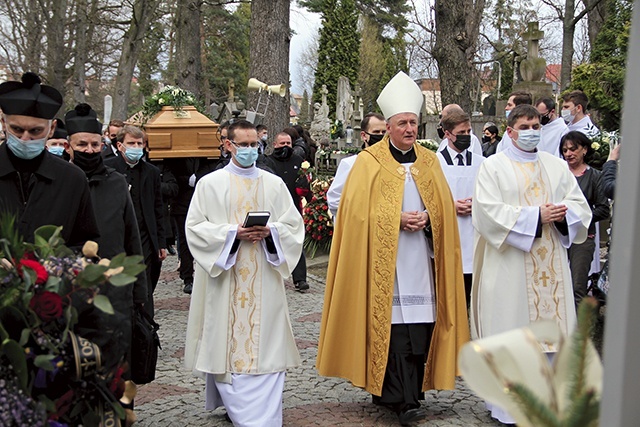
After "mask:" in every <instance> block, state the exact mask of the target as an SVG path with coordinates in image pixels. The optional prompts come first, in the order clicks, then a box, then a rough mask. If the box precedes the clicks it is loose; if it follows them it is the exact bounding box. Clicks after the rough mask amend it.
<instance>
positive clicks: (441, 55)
mask: <svg viewBox="0 0 640 427" xmlns="http://www.w3.org/2000/svg"><path fill="white" fill-rule="evenodd" d="M484 4H485V1H484V0H446V1H445V0H435V35H436V38H435V46H434V50H433V57H434V58H435V59H436V61H438V70H439V75H440V92H441V96H442V103H443V104H445V105H446V104H450V103H456V104H459V105H460V106H461V107H462V108H463V109H464V110H465V111H471V92H472V91H473V89H474V87H473V75H474V71H475V68H474V65H473V63H474V54H475V49H476V44H477V40H478V34H479V29H480V21H481V19H482V14H483V12H484Z"/></svg>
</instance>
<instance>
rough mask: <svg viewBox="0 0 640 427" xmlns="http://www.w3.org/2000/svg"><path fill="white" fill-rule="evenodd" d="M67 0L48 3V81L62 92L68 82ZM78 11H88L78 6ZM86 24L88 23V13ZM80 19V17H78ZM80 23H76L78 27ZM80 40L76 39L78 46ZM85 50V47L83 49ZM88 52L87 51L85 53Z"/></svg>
mask: <svg viewBox="0 0 640 427" xmlns="http://www.w3.org/2000/svg"><path fill="white" fill-rule="evenodd" d="M67 4H68V2H67V0H58V1H53V2H50V3H49V4H48V8H49V10H50V11H51V17H49V18H46V19H47V30H46V31H47V75H48V83H49V85H51V86H53V87H54V88H56V89H58V90H59V91H60V93H63V94H64V92H65V83H66V74H67V70H66V67H65V65H66V60H67V55H66V50H67V47H66V43H65V39H64V34H65V28H66V22H67V16H66V10H67ZM76 10H77V13H78V14H80V13H86V9H82V10H81V9H80V7H77V8H76ZM84 18H85V25H86V15H84ZM78 21H79V19H78ZM79 25H80V23H79V22H78V23H77V24H76V29H78V26H79ZM79 42H80V39H77V40H76V46H77V45H78V43H79ZM83 50H84V49H83ZM85 54H86V53H85Z"/></svg>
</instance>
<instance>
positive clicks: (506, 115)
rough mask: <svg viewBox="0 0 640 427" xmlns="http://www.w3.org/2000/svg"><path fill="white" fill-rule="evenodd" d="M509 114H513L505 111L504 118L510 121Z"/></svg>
mask: <svg viewBox="0 0 640 427" xmlns="http://www.w3.org/2000/svg"><path fill="white" fill-rule="evenodd" d="M509 114H511V110H504V116H505V117H506V118H507V119H508V118H509Z"/></svg>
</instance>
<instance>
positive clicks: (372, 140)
mask: <svg viewBox="0 0 640 427" xmlns="http://www.w3.org/2000/svg"><path fill="white" fill-rule="evenodd" d="M365 133H366V134H367V135H369V142H367V144H368V145H369V147H371V146H372V145H375V144H377V143H378V142H380V141H382V138H384V133H383V134H375V133H369V132H365Z"/></svg>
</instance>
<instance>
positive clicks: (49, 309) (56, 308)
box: [29, 291, 63, 322]
mask: <svg viewBox="0 0 640 427" xmlns="http://www.w3.org/2000/svg"><path fill="white" fill-rule="evenodd" d="M29 308H31V310H33V312H34V313H36V314H37V315H38V317H39V318H40V319H41V320H42V321H43V322H50V321H52V320H55V319H57V318H58V317H61V316H62V311H63V310H62V298H61V297H60V295H58V294H56V293H55V292H49V291H44V292H39V293H37V294H35V295H34V296H33V297H31V301H30V302H29Z"/></svg>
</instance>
